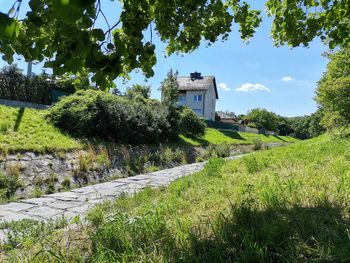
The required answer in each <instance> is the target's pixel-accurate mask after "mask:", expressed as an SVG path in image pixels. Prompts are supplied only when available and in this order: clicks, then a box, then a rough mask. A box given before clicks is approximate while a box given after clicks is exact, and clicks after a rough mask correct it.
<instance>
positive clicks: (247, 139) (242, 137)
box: [180, 128, 298, 146]
mask: <svg viewBox="0 0 350 263" xmlns="http://www.w3.org/2000/svg"><path fill="white" fill-rule="evenodd" d="M180 138H181V140H182V142H184V143H188V144H191V145H195V146H198V145H207V144H220V143H227V144H252V143H253V141H254V140H261V141H263V142H266V143H268V142H296V141H298V140H297V139H295V138H292V137H287V136H272V135H270V136H266V135H263V134H255V133H247V132H231V131H219V130H216V129H213V128H207V130H206V134H205V135H204V136H203V138H199V139H198V138H191V137H186V136H183V135H181V136H180Z"/></svg>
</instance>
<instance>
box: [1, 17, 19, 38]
mask: <svg viewBox="0 0 350 263" xmlns="http://www.w3.org/2000/svg"><path fill="white" fill-rule="evenodd" d="M18 26H19V25H18V22H17V20H16V19H13V18H10V17H8V15H6V14H4V13H1V12H0V38H15V37H17V35H18Z"/></svg>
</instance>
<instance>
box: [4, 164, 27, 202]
mask: <svg viewBox="0 0 350 263" xmlns="http://www.w3.org/2000/svg"><path fill="white" fill-rule="evenodd" d="M11 171H12V172H13V171H14V170H11ZM16 171H17V170H16ZM21 186H22V185H21V182H20V180H19V173H18V172H16V173H8V174H4V173H3V172H2V171H0V190H1V198H5V199H9V198H10V197H12V196H13V195H14V194H15V192H16V191H17V189H18V188H20V187H21Z"/></svg>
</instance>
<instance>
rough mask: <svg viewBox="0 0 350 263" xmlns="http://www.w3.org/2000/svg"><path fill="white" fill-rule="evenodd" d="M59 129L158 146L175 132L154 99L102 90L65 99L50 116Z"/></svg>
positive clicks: (80, 92) (118, 140) (165, 114)
mask: <svg viewBox="0 0 350 263" xmlns="http://www.w3.org/2000/svg"><path fill="white" fill-rule="evenodd" d="M49 118H50V120H51V121H52V122H53V123H54V124H55V125H56V126H58V127H60V128H63V129H65V130H67V131H70V132H72V133H75V134H77V135H80V136H94V137H100V138H102V139H109V140H114V141H117V142H121V143H128V144H143V143H158V142H160V141H166V140H168V139H169V137H171V136H169V134H170V133H172V132H173V131H171V128H172V127H171V125H169V122H168V119H167V110H166V109H165V108H164V107H163V106H162V105H161V104H160V103H159V102H156V101H154V100H150V101H149V102H148V103H143V102H139V101H136V100H132V101H130V100H127V99H126V98H124V97H118V96H114V95H111V94H106V93H103V92H101V91H96V90H87V91H78V92H76V93H75V94H74V95H71V96H68V97H66V98H63V99H62V100H61V101H60V102H58V103H57V104H56V105H55V106H53V107H52V109H51V110H50V113H49Z"/></svg>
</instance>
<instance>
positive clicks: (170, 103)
mask: <svg viewBox="0 0 350 263" xmlns="http://www.w3.org/2000/svg"><path fill="white" fill-rule="evenodd" d="M177 75H178V72H175V74H174V73H173V70H172V69H171V70H170V71H169V72H168V75H167V77H166V79H165V80H164V81H163V82H162V85H161V88H160V90H161V92H162V106H163V107H164V108H165V110H166V111H167V120H168V122H169V125H170V126H171V129H170V133H169V135H168V136H169V140H175V139H177V137H178V135H179V133H180V127H179V125H180V124H179V120H180V112H179V110H178V108H177V105H176V103H177V100H178V97H179V92H178V84H177V81H176V78H177Z"/></svg>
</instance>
